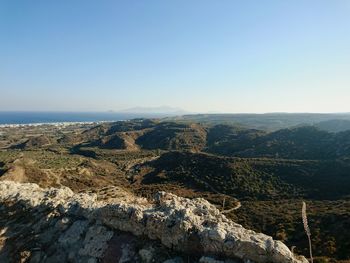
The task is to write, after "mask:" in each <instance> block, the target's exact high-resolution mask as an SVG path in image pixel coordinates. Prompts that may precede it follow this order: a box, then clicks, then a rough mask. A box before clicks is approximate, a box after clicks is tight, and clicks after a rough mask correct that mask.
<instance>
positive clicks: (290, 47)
mask: <svg viewBox="0 0 350 263" xmlns="http://www.w3.org/2000/svg"><path fill="white" fill-rule="evenodd" d="M159 105H168V106H173V107H180V108H183V109H185V110H188V111H196V112H208V111H219V112H276V111H279V112H281V111H288V112H350V1H348V0H327V1H324V0H275V1H268V0H265V1H262V0H256V1H253V0H240V1H238V0H237V1H235V0H228V1H224V0H219V1H216V0H211V1H207V0H198V1H195V0H183V1H181V0H176V1H164V0H159V1H149V0H147V1H146V0H144V1H137V0H124V1H117V0H113V1H103V0H102V1H90V0H81V1H79V0H73V1H72V0H66V1H65V0H56V1H47V0H42V1H36V0H32V1H25V0H23V1H20V0H18V1H17V0H0V110H66V111H72V110H73V111H88V110H89V111H95V110H98V111H104V110H118V109H123V108H128V107H136V106H143V107H153V106H159Z"/></svg>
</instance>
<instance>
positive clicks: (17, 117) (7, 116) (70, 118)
mask: <svg viewBox="0 0 350 263" xmlns="http://www.w3.org/2000/svg"><path fill="white" fill-rule="evenodd" d="M167 116H168V115H166V114H161V113H159V114H157V113H155V114H152V113H120V112H29V111H25V112H24V111H2V112H1V111H0V125H5V124H38V123H45V124H46V123H63V122H103V121H123V120H130V119H135V118H162V117H167Z"/></svg>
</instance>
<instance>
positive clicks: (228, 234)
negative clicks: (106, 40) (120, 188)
mask: <svg viewBox="0 0 350 263" xmlns="http://www.w3.org/2000/svg"><path fill="white" fill-rule="evenodd" d="M0 202H2V203H8V202H10V203H18V204H21V205H22V206H23V207H24V209H29V210H31V211H46V210H53V212H51V214H50V215H51V221H52V218H55V220H54V221H52V222H54V223H52V224H51V225H52V226H51V228H53V229H57V230H60V231H61V232H62V231H64V232H63V233H62V234H61V235H60V236H59V237H58V241H59V242H58V243H59V244H60V247H59V248H57V249H61V248H62V249H63V251H64V252H65V253H66V254H67V257H68V258H71V260H73V261H74V259H77V258H79V262H88V260H90V261H91V260H94V259H96V258H102V257H103V254H104V252H105V250H106V249H107V247H108V245H107V244H108V241H109V240H110V239H111V238H112V236H113V230H121V231H126V232H130V233H132V234H133V235H135V236H147V237H148V238H150V239H155V240H159V241H160V242H161V243H162V244H163V245H165V246H166V247H168V248H172V249H174V250H176V251H180V252H185V253H192V252H194V248H195V252H197V253H201V254H202V255H205V254H210V255H220V256H221V257H222V256H224V257H226V258H227V259H230V258H231V259H237V258H238V259H241V260H244V261H249V260H250V261H253V262H275V263H299V262H307V261H306V259H305V258H303V257H296V256H295V255H293V254H292V252H291V251H290V250H289V249H288V248H287V247H286V246H285V245H284V244H283V243H282V242H279V241H275V240H273V239H272V238H271V237H269V236H267V235H264V234H261V233H255V232H254V231H251V230H247V229H245V228H243V227H242V226H241V225H239V224H236V223H234V222H232V221H231V220H229V219H227V218H226V217H225V216H224V215H222V214H221V213H220V211H219V210H217V209H216V208H215V207H214V206H213V205H211V204H210V203H209V202H207V201H206V200H204V199H201V198H198V199H193V200H190V199H186V198H181V197H177V196H175V195H173V194H169V193H165V192H160V193H159V194H158V195H157V196H156V200H155V203H154V204H149V203H146V202H145V200H144V199H135V198H133V199H132V200H130V202H128V200H121V201H120V202H118V201H115V203H112V204H108V203H106V202H104V201H97V196H96V195H91V194H75V193H73V192H72V191H71V190H70V189H69V188H66V187H62V188H59V189H56V188H50V189H41V188H40V187H38V186H37V185H36V184H21V183H16V182H12V181H2V182H0ZM56 217H57V218H56ZM75 218H79V219H78V220H77V219H75ZM74 219H75V220H74ZM73 221H74V222H73ZM96 222H99V223H96ZM45 223H46V222H45V221H43V222H41V223H40V224H39V226H37V228H38V229H39V230H38V231H40V227H43V226H44V225H45ZM47 227H48V226H47V225H45V228H47ZM109 229H110V230H109ZM52 233H53V234H52V235H55V234H54V233H56V232H55V231H53V232H52ZM72 248H74V249H75V250H76V251H72ZM57 249H56V250H55V249H54V250H53V251H51V252H50V253H51V254H52V255H51V256H50V257H51V258H52V257H54V256H57V255H60V253H61V252H62V251H57ZM130 251H131V250H129V249H128V247H127V246H126V247H124V248H123V249H122V255H121V258H120V260H119V262H123V261H125V260H128V259H127V258H130V257H135V258H140V255H139V253H134V254H133V255H131V254H130V253H131V252H130ZM142 253H143V252H141V254H142ZM143 256H144V258H146V257H147V256H145V255H143ZM37 257H38V256H36V258H37ZM129 260H130V259H129ZM135 262H136V261H135Z"/></svg>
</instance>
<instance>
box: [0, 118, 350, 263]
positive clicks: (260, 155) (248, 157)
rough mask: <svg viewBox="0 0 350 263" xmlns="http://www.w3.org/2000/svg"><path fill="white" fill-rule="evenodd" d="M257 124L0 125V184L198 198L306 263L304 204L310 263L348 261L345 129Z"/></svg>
mask: <svg viewBox="0 0 350 263" xmlns="http://www.w3.org/2000/svg"><path fill="white" fill-rule="evenodd" d="M320 121H323V120H322V119H320ZM344 126H345V124H344V121H342V124H341V125H340V126H339V127H344ZM261 127H262V126H256V127H244V125H237V124H234V123H227V122H226V121H225V120H223V121H220V120H218V121H215V122H211V121H203V119H202V120H198V119H195V120H192V119H190V120H189V119H186V120H169V119H134V120H130V121H120V122H110V123H101V124H74V125H69V126H64V127H58V126H53V125H41V126H21V127H1V128H0V180H3V181H4V180H10V181H15V182H21V183H28V182H30V183H36V184H38V185H39V186H41V187H59V186H67V187H69V188H71V189H72V190H73V191H74V192H75V193H96V194H97V198H98V200H111V199H113V198H120V197H119V196H118V192H120V191H118V190H119V189H122V190H123V192H124V193H129V194H130V195H136V196H138V197H144V198H147V199H148V200H150V201H152V199H153V197H154V195H155V194H156V193H157V192H159V191H166V192H169V193H173V194H176V195H177V196H180V197H187V198H196V197H202V198H205V199H206V200H208V201H209V202H210V203H211V204H213V205H215V206H216V207H217V208H218V209H219V210H220V211H222V213H224V214H225V215H226V216H227V217H229V218H231V219H233V220H234V221H235V222H237V223H239V224H241V225H243V226H244V227H246V228H249V229H253V230H255V231H258V232H263V233H266V234H268V235H271V236H273V237H274V238H275V239H278V240H281V241H283V242H284V243H285V244H287V245H288V247H290V248H291V247H295V248H294V251H295V252H297V253H300V254H302V255H305V256H308V244H307V238H306V236H305V233H304V231H303V225H302V221H301V202H302V201H306V203H307V204H308V207H309V210H308V211H309V224H310V229H311V232H312V244H313V250H314V254H315V255H314V256H315V262H349V260H350V241H349V240H350V232H349V231H344V230H346V229H350V131H349V130H346V129H345V130H342V131H339V132H331V131H326V130H324V129H321V128H320V127H316V126H315V125H297V126H292V127H288V128H282V129H274V130H268V129H263V128H261ZM276 127H277V126H276Z"/></svg>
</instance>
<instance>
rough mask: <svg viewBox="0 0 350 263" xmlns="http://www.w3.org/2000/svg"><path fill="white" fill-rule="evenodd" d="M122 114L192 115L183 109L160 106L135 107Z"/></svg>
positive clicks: (123, 111) (122, 111)
mask: <svg viewBox="0 0 350 263" xmlns="http://www.w3.org/2000/svg"><path fill="white" fill-rule="evenodd" d="M119 112H121V113H146V114H166V115H184V114H190V112H188V111H185V110H183V109H181V108H175V107H169V106H160V107H134V108H129V109H125V110H121V111H119Z"/></svg>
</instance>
